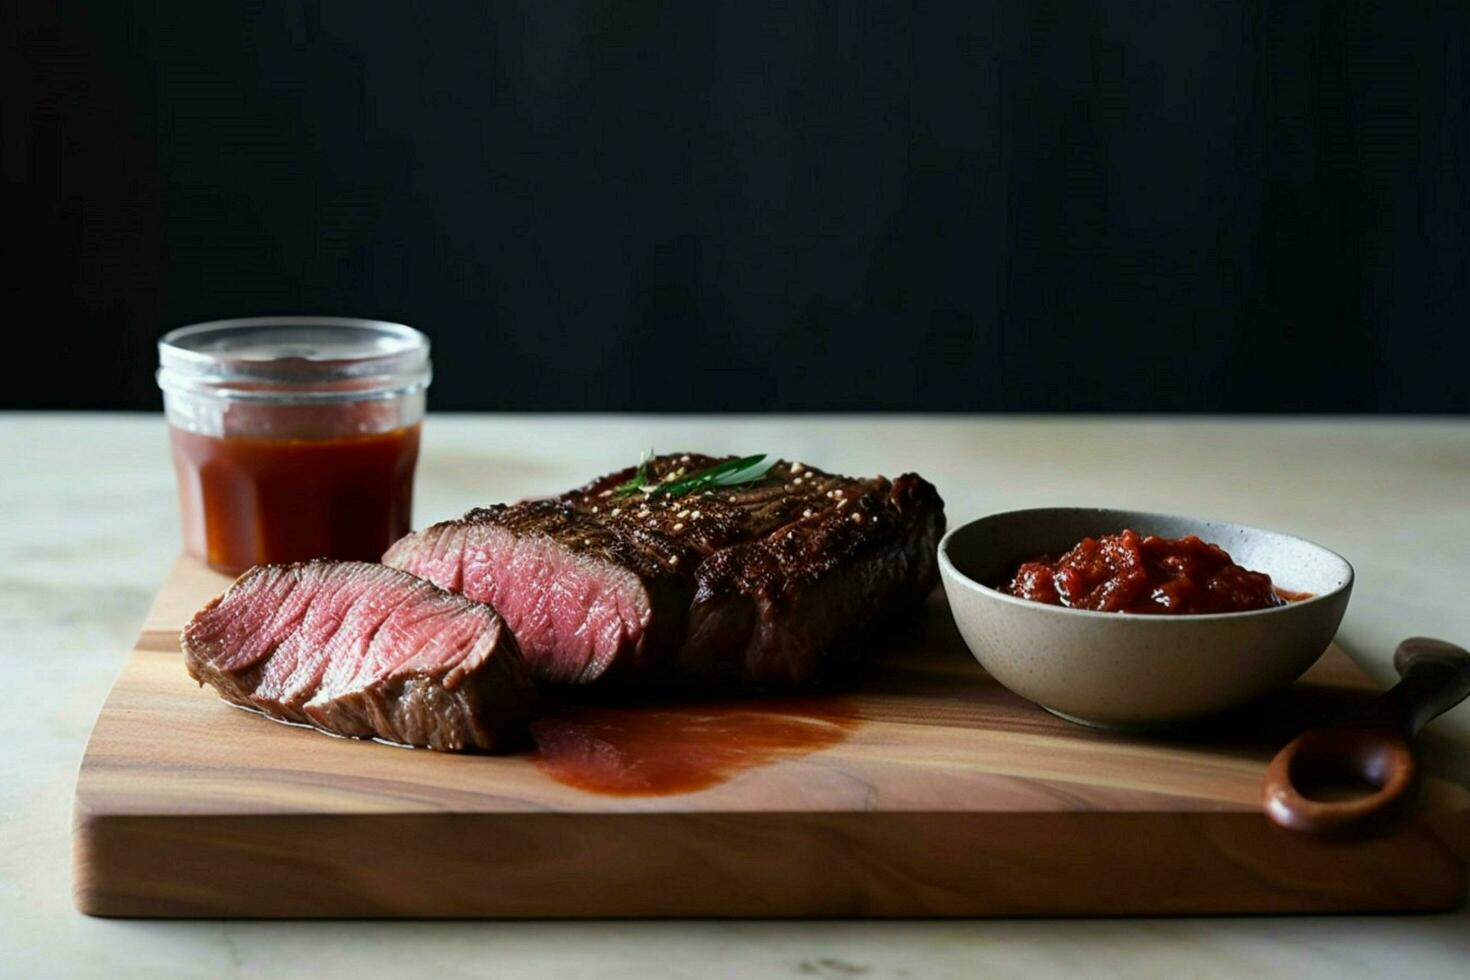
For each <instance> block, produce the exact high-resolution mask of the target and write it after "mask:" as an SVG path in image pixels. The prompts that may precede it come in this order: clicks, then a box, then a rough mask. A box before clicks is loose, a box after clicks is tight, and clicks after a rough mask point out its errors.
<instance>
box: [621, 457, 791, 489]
mask: <svg viewBox="0 0 1470 980" xmlns="http://www.w3.org/2000/svg"><path fill="white" fill-rule="evenodd" d="M652 458H653V450H652V449H650V450H649V451H648V453H647V454H646V455H645V456H644V457H643V458H642V459H641V460H639V462H638V470H637V472H635V473H634V474H633V477H632V479H630V480H628V482H626V483H624V484H623V485H622V486H620V487H618V488H617V489H616V490H614V491H613V496H614V497H629V496H632V495H633V494H635V493H640V492H641V493H643V494H645V495H647V496H649V497H683V496H685V495H687V494H691V493H694V492H695V491H696V490H704V489H707V488H709V487H734V486H739V485H740V484H742V483H754V482H755V481H757V480H759V479H760V478H761V477H763V476H765V475H766V473H768V472H769V471H770V469H771V467H773V466H775V465H776V463H777V460H775V459H771V458H768V456H767V454H766V453H757V454H756V455H754V456H742V457H740V458H739V459H731V460H726V461H725V462H723V463H716V464H715V465H714V466H708V467H706V468H704V469H702V470H697V471H696V472H694V473H691V474H689V475H688V476H686V477H683V478H681V479H678V480H671V481H669V482H668V483H660V482H658V481H656V480H652V479H650V477H649V472H648V464H649V461H650V460H651V459H652Z"/></svg>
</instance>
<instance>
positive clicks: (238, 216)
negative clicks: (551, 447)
mask: <svg viewBox="0 0 1470 980" xmlns="http://www.w3.org/2000/svg"><path fill="white" fill-rule="evenodd" d="M0 16H3V17H4V22H3V23H0V85H3V94H0V98H3V114H0V158H3V159H0V168H3V169H0V172H3V178H4V198H3V208H4V209H3V213H0V226H3V231H0V247H3V249H4V252H3V256H0V285H3V289H4V299H5V305H4V308H3V314H0V320H3V322H4V324H5V326H6V328H7V334H8V338H7V339H8V340H10V341H11V350H12V352H14V351H15V350H16V346H15V343H16V341H17V340H22V341H23V340H25V339H26V338H37V339H38V340H39V343H40V348H39V349H40V352H41V355H42V359H41V360H40V361H29V360H22V359H17V360H15V361H13V362H12V363H11V365H10V368H11V370H10V371H9V372H7V374H8V378H7V383H6V384H5V385H4V386H3V388H0V404H3V405H5V406H7V407H96V408H103V407H106V408H119V407H127V408H153V407H155V406H156V405H157V404H158V400H157V394H156V392H155V389H154V386H153V380H152V370H153V367H154V357H155V355H154V351H153V347H152V344H153V341H154V339H155V338H156V337H157V335H158V334H159V333H161V332H162V331H163V330H164V329H166V328H169V327H173V326H178V325H182V324H185V323H189V322H192V321H197V320H204V319H211V318H219V317H229V316H242V315H252V314H265V313H293V312H298V313H299V312H310V313H335V314H345V315H357V316H371V317H380V318H385V319H393V320H401V321H404V322H407V323H411V324H414V325H416V326H419V327H421V328H422V329H424V330H425V331H427V332H428V333H429V334H430V335H431V336H432V337H433V339H434V342H435V345H436V346H435V352H436V358H435V360H436V367H437V379H436V382H435V387H434V390H433V395H432V401H433V404H434V406H435V407H437V408H441V409H448V408H462V409H470V408H473V409H502V408H503V409H601V410H614V409H638V410H723V409H740V410H769V409H788V410H806V409H919V410H924V409H938V410H960V409H970V410H1007V411H1014V410H1079V409H1086V410H1150V411H1172V410H1183V411H1233V412H1238V411H1247V412H1249V411H1296V410H1310V411H1429V412H1464V411H1467V410H1470V396H1467V386H1466V384H1465V381H1464V379H1465V376H1466V365H1467V364H1470V285H1467V282H1470V107H1467V98H1470V95H1467V93H1470V30H1467V24H1470V4H1467V3H1464V2H1447V3H1412V2H1410V3H1385V2H1343V0H1326V2H1318V3H1313V2H1299V3H1282V2H1269V3H1268V2H1239V3H1234V2H1218V3H1216V2H1196V3H1177V4H1175V3H1166V2H1159V3H1109V2H1091V3H1048V2H1017V0H984V2H974V3H933V4H923V5H910V4H900V3H860V2H855V0H842V2H833V3H796V4H788V3H778V2H764V0H759V2H758V0H741V2H718V0H711V2H683V3H666V4H664V3H643V2H636V0H581V2H549V0H525V2H491V0H479V2H475V3H443V2H433V3H397V2H395V3H381V4H380V3H362V2H325V0H323V2H298V3H249V4H243V3H242V4H235V3H229V2H224V0H221V2H208V3H192V2H189V3H185V2H167V3H163V2H160V3H144V2H139V3H131V4H128V3H120V2H108V0H94V2H89V3H60V2H56V0H36V2H30V0H19V2H16V0H12V2H11V3H10V4H8V5H7V6H6V7H5V8H4V13H3V15H0ZM13 356H15V355H14V354H13Z"/></svg>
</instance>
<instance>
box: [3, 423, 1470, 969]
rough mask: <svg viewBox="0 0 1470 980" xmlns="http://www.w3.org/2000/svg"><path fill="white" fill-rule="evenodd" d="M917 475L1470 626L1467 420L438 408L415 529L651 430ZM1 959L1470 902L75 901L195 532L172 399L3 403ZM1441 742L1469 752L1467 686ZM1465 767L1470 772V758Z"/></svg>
mask: <svg viewBox="0 0 1470 980" xmlns="http://www.w3.org/2000/svg"><path fill="white" fill-rule="evenodd" d="M650 444H652V445H655V446H658V447H660V448H662V449H675V448H696V447H697V448H699V449H701V450H705V451H710V452H722V451H732V452H733V451H736V450H744V451H747V452H750V451H762V450H764V451H770V452H776V453H779V454H780V455H783V456H786V457H793V458H799V459H803V460H807V461H810V462H813V463H817V464H820V465H828V466H830V467H831V468H833V469H839V470H842V471H845V472H852V473H869V472H885V473H890V474H892V473H895V472H897V471H900V470H903V469H913V470H918V471H919V472H922V473H923V474H925V475H926V476H928V477H929V478H930V479H932V480H933V481H934V482H935V483H936V484H937V485H938V486H939V488H940V490H941V492H942V493H943V495H944V497H945V499H946V502H947V510H948V513H949V515H950V519H951V521H952V522H958V521H962V520H966V519H968V518H971V517H975V516H979V515H981V514H983V513H987V512H990V511H994V510H1001V509H1007V508H1011V507H1018V506H1035V505H1042V504H1058V503H1085V504H1094V505H1099V506H1119V507H1133V508H1139V509H1150V510H1165V511H1172V512H1178V513H1189V514H1196V515H1200V516H1211V517H1220V518H1224V519H1228V520H1233V521H1240V522H1244V523H1251V524H1259V525H1264V526H1268V527H1279V528H1282V529H1284V530H1289V531H1292V532H1294V533H1297V534H1300V535H1303V536H1305V537H1308V538H1312V539H1314V540H1317V541H1320V542H1322V543H1323V544H1326V545H1328V546H1329V547H1332V548H1334V549H1335V550H1337V551H1340V552H1341V553H1343V554H1344V555H1346V556H1347V557H1348V558H1349V559H1350V560H1351V561H1352V562H1353V563H1354V565H1355V566H1356V568H1357V573H1358V582H1357V586H1356V589H1355V593H1354V598H1353V603H1352V607H1351V609H1350V610H1349V612H1348V617H1347V620H1346V621H1345V623H1344V625H1343V629H1342V633H1341V636H1340V637H1339V640H1340V642H1341V643H1342V644H1343V645H1344V646H1345V647H1346V648H1347V649H1348V651H1349V652H1350V653H1352V654H1353V655H1354V656H1355V657H1356V658H1357V659H1359V661H1360V662H1362V663H1363V664H1364V665H1365V666H1366V667H1367V668H1368V669H1369V670H1370V671H1371V672H1373V673H1374V674H1375V675H1377V676H1379V677H1380V678H1381V679H1384V680H1387V679H1389V678H1390V677H1391V675H1392V668H1391V666H1390V663H1389V657H1390V655H1391V653H1392V649H1393V645H1394V644H1395V643H1396V642H1397V640H1398V639H1400V638H1402V637H1404V636H1408V635H1412V634H1423V635H1429V636H1442V637H1445V638H1447V639H1452V640H1457V641H1459V642H1461V643H1465V642H1466V641H1467V639H1470V602H1467V601H1466V598H1465V583H1466V582H1467V581H1470V420H1382V419H1374V420H1368V419H1334V420H1301V421H1296V420H1293V421H1287V420H1272V419H1259V420H1256V419H1252V420H1223V419H1178V420H1164V419H1149V418H1114V419H1093V418H1057V419H1033V418H969V417H955V416H941V417H925V418H916V417H910V418H901V417H890V416H884V417H851V416H848V417H821V416H799V417H779V418H778V417H719V418H716V417H710V416H706V417H678V418H673V417H607V416H596V417H585V416H504V415H501V416H478V417H473V416H433V417H431V419H430V422H429V423H428V426H427V428H426V430H425V439H424V448H423V457H422V462H421V466H420V475H419V482H418V499H417V506H416V516H417V520H418V523H419V524H423V523H427V522H430V521H433V520H437V519H441V518H444V517H448V516H451V515H457V514H459V513H460V512H462V511H464V510H466V509H467V508H468V507H470V506H471V505H474V504H479V503H484V502H487V501H492V500H500V499H506V498H512V497H518V496H523V495H527V494H531V493H538V492H546V491H548V490H553V489H559V488H563V487H567V486H571V485H573V484H574V483H578V482H581V481H582V480H583V479H585V478H586V477H587V476H589V475H590V474H593V473H597V472H602V471H604V470H608V469H611V468H614V467H615V466H619V465H623V464H625V463H626V461H627V460H628V459H630V458H634V457H636V456H637V454H638V452H639V450H640V449H642V448H644V447H647V446H648V445H650ZM0 472H3V473H4V477H3V481H0V513H3V514H4V515H5V518H4V522H3V523H0V559H3V569H4V571H3V573H0V574H3V582H0V627H3V630H0V637H3V640H0V679H3V681H4V689H5V690H6V691H8V692H9V695H8V700H9V710H7V711H6V712H4V713H3V715H0V739H3V744H4V745H5V746H6V747H7V751H6V752H5V754H4V756H3V760H0V777H3V778H0V977H11V976H13V977H27V978H32V977H51V976H108V977H128V976H140V977H152V976H171V977H178V978H183V977H195V976H198V977H219V976H250V975H256V974H260V975H270V976H295V975H302V976H306V975H310V976H313V977H322V976H334V975H339V974H340V975H353V974H372V975H381V974H387V973H399V974H405V973H406V974H430V973H432V974H433V975H435V976H438V977H442V978H453V977H460V976H481V975H484V974H486V973H490V974H494V975H498V976H517V977H520V976H541V975H545V976H557V977H604V976H606V977H637V978H654V977H683V976H688V977H700V978H703V977H708V976H715V975H718V976H750V977H781V976H791V977H797V978H821V977H839V978H855V977H863V978H876V977H890V976H893V977H966V978H969V977H973V976H975V975H976V974H977V973H979V972H995V973H1004V974H1006V975H1008V976H1056V975H1059V974H1062V973H1081V974H1086V975H1104V976H1106V975H1115V974H1116V975H1126V976H1130V977H1131V976H1143V975H1151V974H1165V975H1188V976H1192V977H1210V976H1239V975H1241V974H1247V973H1248V974H1253V975H1257V976H1291V977H1295V978H1307V977H1319V976H1320V977H1333V978H1340V977H1343V976H1385V977H1387V976H1394V977H1397V976H1414V977H1432V976H1463V975H1464V973H1465V970H1466V964H1467V963H1470V913H1467V912H1466V911H1465V910H1461V911H1460V912H1457V913H1452V914H1446V915H1435V916H1385V917H1352V918H1347V917H1339V918H1254V919H1175V920H1070V921H1067V920H1027V921H1000V920H996V921H964V922H585V923H557V922H531V923H527V922H516V923H502V922H469V923H465V922H339V923H328V922H279V923H274V922H165V921H124V920H99V919H90V918H87V917H85V916H82V915H80V914H78V913H77V912H75V911H74V910H73V908H72V905H71V894H70V888H71V882H70V877H71V855H70V822H71V797H72V790H73V787H74V784H75V779H76V770H77V765H78V763H79V761H80V759H81V755H82V749H83V746H84V744H85V742H86V738H87V733H88V731H89V729H90V727H91V724H92V721H93V719H94V718H95V717H96V714H97V710H98V708H99V707H100V705H101V703H102V700H103V698H104V697H105V696H106V693H107V690H108V688H109V687H110V685H111V683H112V681H113V678H114V677H115V676H116V674H117V672H118V670H119V669H120V667H121V666H122V663H123V660H124V657H125V653H126V651H127V650H128V648H129V645H130V643H131V641H132V639H133V637H134V635H135V634H136V632H137V630H138V628H139V626H140V624H141V622H142V620H143V616H144V613H145V611H146V610H147V607H148V605H149V602H150V600H151V597H152V595H153V592H154V590H155V588H156V587H157V585H158V584H159V582H160V581H161V580H162V578H163V576H164V574H165V572H166V571H167V570H168V568H169V565H170V564H171V562H172V561H173V558H174V556H175V554H176V553H177V551H178V548H179V535H178V528H177V526H176V520H177V517H176V514H175V500H174V496H173V475H172V471H171V469H170V466H169V459H168V449H167V442H166V438H165V434H164V428H163V423H162V420H161V419H160V418H157V417H147V416H121V415H33V414H3V415H0ZM1431 734H1432V738H1431V739H1430V744H1429V745H1428V751H1430V752H1431V753H1433V755H1434V756H1435V757H1436V758H1437V759H1440V760H1444V761H1446V762H1448V763H1454V764H1456V765H1457V766H1458V765H1464V761H1463V760H1464V759H1465V758H1466V757H1467V756H1470V753H1467V752H1465V748H1466V747H1467V746H1470V705H1462V706H1461V707H1460V708H1459V709H1457V710H1456V711H1455V712H1453V713H1451V714H1450V715H1448V716H1446V717H1445V718H1443V719H1441V720H1440V721H1439V722H1437V723H1436V725H1435V727H1434V729H1433V730H1432V733H1431ZM1456 759H1458V760H1460V762H1459V763H1455V760H1456Z"/></svg>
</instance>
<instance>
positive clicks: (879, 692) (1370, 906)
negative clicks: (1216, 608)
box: [75, 559, 1470, 918]
mask: <svg viewBox="0 0 1470 980" xmlns="http://www.w3.org/2000/svg"><path fill="white" fill-rule="evenodd" d="M227 584H228V579H226V578H225V577H223V576H220V575H216V574H215V573H213V572H210V571H209V570H207V569H205V568H204V567H202V566H201V565H199V564H197V563H195V562H193V561H190V560H187V559H185V560H181V561H180V562H179V564H178V565H177V566H176V567H175V569H174V571H173V573H172V574H171V575H170V577H169V579H168V582H167V583H166V584H165V586H164V588H163V591H162V592H161V593H160V595H159V596H158V600H157V603H156V605H155V606H154V609H153V611H152V613H151V614H150V615H149V618H148V622H147V624H146V627H145V629H144V631H143V634H142V636H141V637H140V638H139V640H138V643H137V646H136V648H135V649H134V651H133V654H132V657H131V659H129V661H128V663H127V665H126V667H125V668H124V669H123V672H122V675H121V677H119V679H118V681H117V685H116V687H114V689H113V691H112V694H111V696H110V697H109V698H108V700H107V703H106V705H105V706H104V707H103V709H102V714H101V716H100V717H99V718H98V720H97V725H96V729H95V730H94V731H93V733H92V738H91V742H90V744H89V745H88V747H87V753H86V757H85V759H84V760H83V762H82V768H81V774H80V777H79V778H78V782H77V799H76V832H75V857H76V869H75V888H76V901H77V905H78V907H79V908H80V909H81V910H82V911H84V912H87V913H90V914H94V915H115V916H205V917H223V916H232V917H233V916H242V917H277V916H292V917H296V916H301V917H342V916H352V917H358V916H434V917H522V916H529V917H556V918H560V917H603V916H613V917H620V916H648V917H663V916H760V917H765V916H783V917H784V916H819V917H828V916H978V915H1178V914H1197V913H1244V912H1346V911H1388V910H1406V909H1419V910H1427V909H1443V908H1449V907H1452V906H1454V905H1456V904H1458V903H1459V902H1460V901H1461V900H1462V898H1463V896H1464V893H1465V882H1466V874H1465V858H1466V855H1467V854H1470V791H1467V789H1466V788H1465V787H1464V786H1460V785H1457V784H1455V783H1452V782H1450V781H1448V780H1445V779H1442V778H1435V777H1431V778H1430V779H1429V780H1428V785H1427V787H1426V794H1425V800H1424V803H1423V805H1422V807H1421V811H1420V813H1419V815H1418V817H1417V818H1416V820H1415V822H1414V823H1413V824H1412V825H1411V826H1408V827H1406V828H1404V829H1402V830H1401V831H1399V832H1397V833H1396V834H1394V835H1393V836H1390V837H1384V838H1380V839H1377V840H1372V841H1368V842H1360V843H1330V842H1322V841H1316V840H1312V839H1308V838H1305V837H1301V836H1298V835H1294V834H1292V833H1288V832H1286V831H1282V830H1279V829H1277V828H1276V827H1274V826H1272V825H1270V824H1269V823H1268V822H1267V821H1266V819H1265V818H1264V817H1263V816H1262V815H1261V813H1260V810H1259V802H1258V799H1259V794H1260V784H1261V774H1262V771H1263V768H1264V765H1265V761H1266V759H1267V758H1268V757H1269V756H1270V754H1271V753H1272V752H1273V751H1274V750H1275V749H1276V748H1278V747H1279V746H1280V745H1282V744H1284V743H1285V742H1286V741H1287V740H1288V739H1289V738H1290V737H1291V736H1292V735H1293V734H1294V733H1295V732H1296V731H1297V730H1298V729H1300V728H1301V727H1303V726H1304V725H1306V724H1308V723H1310V722H1312V721H1314V720H1323V719H1326V718H1331V717H1334V716H1335V715H1336V714H1338V713H1340V712H1341V711H1343V710H1344V709H1345V708H1347V707H1349V706H1351V705H1352V704H1353V703H1355V702H1357V701H1359V700H1361V699H1363V698H1365V697H1367V696H1368V695H1369V694H1371V693H1372V692H1373V690H1374V687H1373V684H1372V683H1371V682H1370V681H1369V679H1368V678H1367V677H1366V676H1365V675H1364V674H1363V673H1362V672H1361V671H1359V670H1358V668H1357V667H1355V666H1354V665H1353V664H1352V662H1351V661H1350V660H1348V658H1347V657H1346V656H1345V655H1343V654H1342V653H1341V652H1340V651H1339V650H1337V649H1335V648H1334V649H1332V650H1329V651H1328V653H1327V654H1326V655H1325V656H1324V657H1323V658H1322V660H1321V661H1320V662H1319V663H1318V665H1317V666H1316V667H1314V668H1313V669H1312V671H1311V672H1310V673H1309V674H1308V675H1307V676H1306V677H1305V678H1304V679H1303V680H1302V681H1301V682H1299V683H1298V684H1297V685H1296V686H1295V688H1294V689H1293V690H1292V691H1290V692H1288V693H1287V694H1285V695H1282V696H1281V697H1279V698H1276V699H1274V700H1272V701H1271V702H1269V703H1267V704H1263V705H1258V706H1256V707H1255V708H1253V709H1251V710H1249V711H1247V712H1243V713H1241V714H1240V715H1238V716H1236V717H1234V718H1231V719H1228V720H1226V721H1223V722H1220V723H1217V724H1214V725H1212V726H1210V727H1209V728H1207V729H1201V730H1198V731H1194V732H1191V733H1188V734H1185V735H1176V736H1173V737H1168V738H1165V737H1158V738H1138V737H1127V736H1119V735H1111V734H1106V733H1100V732H1094V731H1091V730H1087V729H1083V728H1079V727H1076V726H1074V725H1071V724H1069V723H1067V722H1064V721H1061V720H1059V719H1057V718H1054V717H1052V716H1051V715H1049V714H1047V713H1046V712H1044V711H1042V710H1041V709H1040V708H1037V707H1035V706H1034V705H1032V704H1030V703H1028V702H1026V701H1024V700H1022V699H1020V698H1018V697H1016V696H1014V695H1012V694H1010V693H1009V692H1007V691H1006V690H1004V689H1003V688H1001V687H1000V686H999V685H997V684H996V683H995V682H993V681H992V680H990V679H989V678H988V677H987V676H986V675H985V674H984V673H983V672H982V671H981V670H980V669H979V667H978V666H977V665H976V664H975V662H974V660H973V659H971V657H970V656H969V654H968V653H967V652H966V651H965V649H964V647H963V645H962V644H961V642H960V640H959V637H958V635H957V633H956V632H955V630H954V627H953V624H952V622H951V621H950V618H949V614H948V611H947V610H946V609H945V608H944V605H943V598H942V596H939V595H936V596H935V598H934V600H933V601H932V603H931V605H930V607H929V608H928V609H927V610H926V611H925V614H924V615H923V616H922V617H921V618H920V620H919V621H918V622H916V623H915V624H914V625H913V626H912V627H910V628H908V629H906V630H905V631H903V632H902V633H900V634H898V635H896V636H894V637H892V638H891V639H890V640H888V641H887V642H886V644H885V647H884V651H883V652H882V654H881V655H880V656H879V657H878V658H877V661H876V662H875V663H874V664H873V666H872V667H871V669H868V670H866V671H865V672H864V673H863V674H862V675H861V676H859V677H858V678H855V679H854V682H853V683H852V685H851V686H850V687H849V688H847V689H845V691H844V693H842V694H840V695H831V696H824V697H810V698H803V699H791V700H787V699H777V700H771V701H755V702H745V703H740V702H725V703H719V704H713V705H711V704H704V705H700V704H694V705H677V704H674V705H659V706H652V707H647V706H645V707H643V708H638V709H614V708H602V707H597V706H587V705H580V706H579V705H573V706H570V707H567V708H565V709H558V710H559V711H560V712H561V713H560V714H558V715H557V716H556V717H555V718H553V719H552V721H551V722H550V723H549V724H550V727H549V728H544V729H543V730H541V731H540V735H541V738H542V742H543V746H544V747H543V749H542V750H541V754H540V756H539V757H538V756H534V755H530V754H523V755H519V756H512V757H485V756H456V755H441V754H437V753H432V752H427V751H412V750H407V749H401V748H395V747H391V746H386V745H379V744H375V743H371V742H355V741H349V740H345V739H334V738H329V737H326V736H324V735H321V734H318V733H315V732H311V731H305V730H297V729H293V728H290V727H286V726H283V725H279V724H276V723H273V722H271V721H269V720H267V719H265V718H261V717H259V716H255V715H252V714H249V713H246V712H244V711H241V710H238V709H235V708H232V707H229V706H227V705H225V704H223V703H222V702H220V701H219V700H217V699H216V698H215V696H214V695H213V693H212V692H210V691H208V690H200V689H199V688H198V687H196V686H195V684H194V682H193V681H191V680H190V679H189V677H188V676H187V675H186V673H185V671H184V668H183V664H182V657H181V654H180V653H179V650H178V643H177V636H178V632H179V629H180V628H181V627H182V625H183V624H184V622H185V621H186V620H187V619H188V617H189V615H190V614H191V613H192V612H193V610H194V609H195V608H196V607H197V606H199V605H201V604H202V603H203V602H204V601H205V600H206V599H207V598H209V597H210V596H212V595H214V594H216V593H218V592H220V591H222V590H223V588H224V587H225V586H226V585H227ZM701 784H704V785H703V786H702V788H700V786H701ZM588 787H591V788H590V789H589V788H588ZM655 789H660V790H663V791H665V792H663V793H661V794H659V793H652V795H650V794H651V791H652V790H655ZM677 789H683V790H687V791H685V792H668V791H669V790H677Z"/></svg>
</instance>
